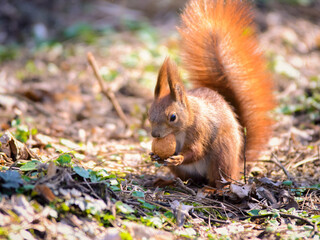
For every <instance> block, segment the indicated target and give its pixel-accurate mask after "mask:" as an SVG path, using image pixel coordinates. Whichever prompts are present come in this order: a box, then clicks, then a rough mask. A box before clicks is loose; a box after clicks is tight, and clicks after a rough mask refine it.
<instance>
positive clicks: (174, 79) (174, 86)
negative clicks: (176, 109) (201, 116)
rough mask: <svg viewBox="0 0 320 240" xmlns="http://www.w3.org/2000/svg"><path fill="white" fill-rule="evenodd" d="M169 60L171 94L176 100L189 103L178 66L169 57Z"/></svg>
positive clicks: (168, 70)
mask: <svg viewBox="0 0 320 240" xmlns="http://www.w3.org/2000/svg"><path fill="white" fill-rule="evenodd" d="M166 61H167V80H168V84H169V88H170V96H171V98H172V99H173V100H174V101H176V102H180V103H182V104H183V105H184V106H186V105H187V97H186V93H185V90H184V86H183V83H182V81H181V78H180V75H179V72H178V67H177V65H176V64H175V63H172V62H171V61H170V60H169V59H167V60H166Z"/></svg>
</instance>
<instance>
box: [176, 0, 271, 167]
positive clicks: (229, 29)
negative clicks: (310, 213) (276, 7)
mask: <svg viewBox="0 0 320 240" xmlns="http://www.w3.org/2000/svg"><path fill="white" fill-rule="evenodd" d="M253 27H254V26H253V25H252V17H251V15H250V6H248V5H247V4H246V3H244V2H243V1H241V0H191V1H190V2H189V3H188V4H187V7H186V9H185V11H184V13H183V14H182V25H181V27H180V28H179V32H180V34H181V36H182V52H183V63H184V67H185V68H186V69H187V71H188V72H189V74H190V80H191V81H192V82H193V84H194V86H195V87H208V88H211V89H213V90H216V91H217V92H219V93H220V94H221V95H223V96H224V98H225V99H226V100H227V101H228V102H229V103H230V104H231V105H232V106H234V109H235V111H236V113H237V115H238V117H239V121H240V123H241V125H242V126H243V127H246V129H247V144H246V158H247V160H249V161H250V160H255V159H256V158H257V154H258V153H259V151H260V150H261V149H262V147H264V145H265V144H266V143H267V141H268V140H269V136H270V132H271V120H270V118H268V111H269V110H271V109H272V108H273V107H274V98H273V95H272V81H271V79H270V75H269V73H268V72H267V71H266V63H265V61H264V59H263V57H262V56H261V52H260V51H259V49H258V43H257V41H256V39H255V36H254V28H253Z"/></svg>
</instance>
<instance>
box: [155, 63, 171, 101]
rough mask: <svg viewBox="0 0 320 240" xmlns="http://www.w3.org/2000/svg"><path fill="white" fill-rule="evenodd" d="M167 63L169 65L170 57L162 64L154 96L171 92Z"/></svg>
mask: <svg viewBox="0 0 320 240" xmlns="http://www.w3.org/2000/svg"><path fill="white" fill-rule="evenodd" d="M167 65H168V58H166V60H165V61H164V63H163V64H162V66H161V68H160V71H159V74H158V80H157V85H156V88H155V89H154V98H155V99H157V98H160V97H163V96H165V95H167V94H169V86H168V80H167Z"/></svg>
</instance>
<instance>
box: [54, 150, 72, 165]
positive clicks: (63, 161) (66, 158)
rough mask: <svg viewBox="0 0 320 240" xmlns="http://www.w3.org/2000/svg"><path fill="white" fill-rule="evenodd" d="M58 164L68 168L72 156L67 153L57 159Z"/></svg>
mask: <svg viewBox="0 0 320 240" xmlns="http://www.w3.org/2000/svg"><path fill="white" fill-rule="evenodd" d="M56 161H57V163H59V164H60V165H61V166H62V167H65V166H68V165H69V164H70V163H71V156H70V155H69V154H67V153H65V154H62V155H60V156H59V157H58V158H57V160H56Z"/></svg>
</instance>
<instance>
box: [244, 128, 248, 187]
mask: <svg viewBox="0 0 320 240" xmlns="http://www.w3.org/2000/svg"><path fill="white" fill-rule="evenodd" d="M243 132H244V144H243V176H244V184H247V166H246V165H247V159H246V144H247V128H244V129H243Z"/></svg>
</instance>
